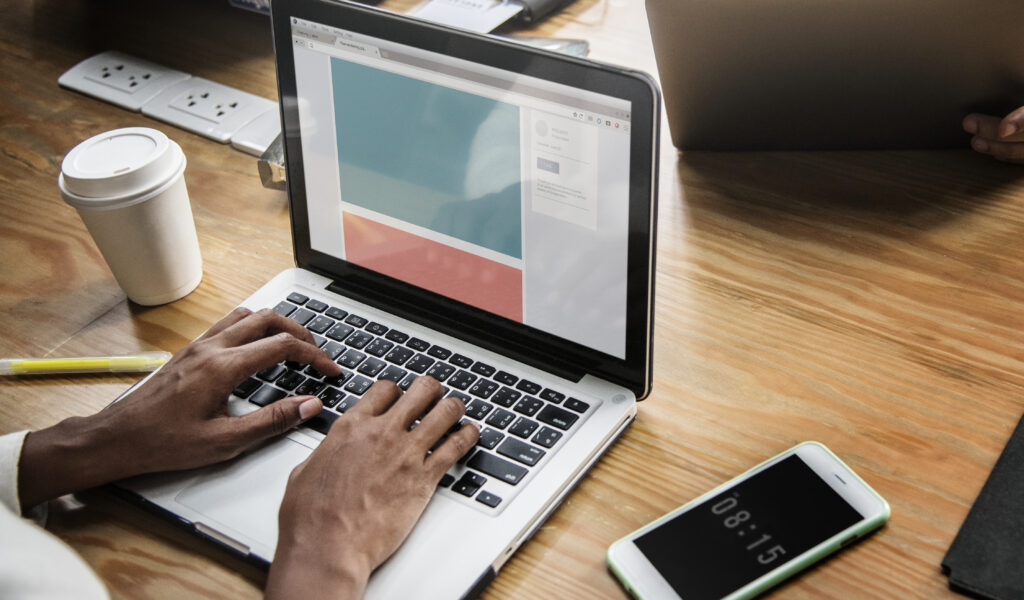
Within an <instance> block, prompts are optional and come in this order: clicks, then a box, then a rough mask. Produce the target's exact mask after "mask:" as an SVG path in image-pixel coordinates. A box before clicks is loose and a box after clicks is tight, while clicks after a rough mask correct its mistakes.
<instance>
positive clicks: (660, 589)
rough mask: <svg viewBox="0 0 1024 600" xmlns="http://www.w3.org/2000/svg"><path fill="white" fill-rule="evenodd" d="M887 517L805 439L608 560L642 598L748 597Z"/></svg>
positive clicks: (628, 542)
mask: <svg viewBox="0 0 1024 600" xmlns="http://www.w3.org/2000/svg"><path fill="white" fill-rule="evenodd" d="M888 519H889V504H888V503H887V502H886V501H885V500H884V499H883V498H882V497H881V496H880V495H878V493H877V492H875V491H874V490H873V489H871V487H869V486H868V484H866V483H864V481H863V480H862V479H861V478H860V477H858V476H857V475H856V474H855V473H854V472H853V471H851V470H850V468H849V467H847V466H846V465H845V464H844V463H843V462H842V461H841V460H839V458H838V457H837V456H836V455H835V454H833V453H832V452H831V451H830V450H829V449H828V448H826V447H825V446H824V445H822V444H820V443H818V442H804V443H802V444H799V445H797V446H795V447H793V448H790V449H789V450H787V451H785V452H783V453H782V454H779V455H778V456H775V457H773V458H771V459H769V460H767V461H765V462H763V463H761V464H760V465H758V466H756V467H754V468H753V469H751V470H749V471H747V472H746V473H744V474H742V475H740V476H739V477H736V478H735V479H733V480H731V481H729V482H727V483H725V484H723V485H721V486H719V487H717V488H715V489H713V490H711V491H710V492H708V493H706V494H704V495H703V496H701V497H699V498H697V499H696V500H693V501H692V502H690V503H688V504H686V505H684V506H681V507H679V508H677V509H676V510H674V511H672V512H671V513H669V514H667V515H665V516H664V517H662V518H660V519H658V520H657V521H654V522H653V523H650V524H649V525H647V526H645V527H643V528H641V529H639V530H637V531H634V532H633V533H631V534H629V535H628V536H626V537H624V538H622V539H621V540H619V541H617V542H615V543H614V544H612V546H611V547H610V548H609V549H608V557H607V558H608V566H609V568H610V569H611V570H612V572H613V573H615V575H616V577H618V578H619V580H620V581H621V582H622V584H623V585H624V586H625V588H626V589H627V590H628V591H629V592H630V593H631V594H633V595H634V596H635V597H637V598H640V599H641V600H661V599H663V598H665V599H667V598H673V599H682V600H711V599H716V600H717V599H718V598H728V599H730V600H734V599H739V598H750V597H753V596H756V595H758V594H760V593H763V592H765V591H767V590H768V589H770V588H771V587H772V586H774V585H776V584H778V583H779V582H781V581H783V580H784V579H786V578H788V577H790V576H792V575H793V574H795V573H797V572H799V571H801V570H802V569H805V568H807V567H808V566H810V565H811V564H813V563H815V562H816V561H819V560H821V559H822V558H824V557H826V556H828V555H829V554H832V553H833V552H835V551H837V550H839V549H840V548H842V547H844V546H846V545H848V544H850V543H852V542H854V541H855V540H857V539H858V538H860V537H862V536H864V535H866V534H868V533H870V532H871V531H873V530H875V529H878V528H879V527H881V526H882V525H884V524H885V522H886V521H887V520H888Z"/></svg>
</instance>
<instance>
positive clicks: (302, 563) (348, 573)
mask: <svg viewBox="0 0 1024 600" xmlns="http://www.w3.org/2000/svg"><path fill="white" fill-rule="evenodd" d="M282 534H283V535H286V532H282ZM311 542H312V540H311ZM318 546H319V545H318V544H315V543H307V544H302V543H300V542H296V543H290V544H289V543H285V544H278V548H277V552H276V553H275V555H274V562H273V563H272V564H271V565H270V574H269V575H268V577H267V588H266V591H265V593H264V598H266V599H267V600H274V599H278V598H306V599H309V600H314V599H317V598H331V599H334V600H338V599H341V600H357V599H358V598H361V597H362V596H363V591H364V590H365V589H366V582H367V580H368V579H369V576H370V568H369V566H367V564H366V560H365V559H364V558H361V557H359V556H347V555H346V553H345V552H332V551H329V550H326V549H325V548H321V547H318Z"/></svg>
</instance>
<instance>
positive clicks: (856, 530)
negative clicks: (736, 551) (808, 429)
mask: <svg viewBox="0 0 1024 600" xmlns="http://www.w3.org/2000/svg"><path fill="white" fill-rule="evenodd" d="M807 445H815V446H818V447H820V448H821V449H822V450H824V451H825V452H826V453H828V454H829V455H830V456H831V457H832V458H833V459H835V460H836V461H837V462H838V463H839V464H841V465H842V466H843V467H844V468H845V469H846V470H847V472H848V473H849V474H851V475H853V477H854V478H855V479H856V480H857V481H858V482H859V483H860V484H861V485H862V486H863V487H864V488H865V489H866V490H867V491H868V492H869V493H870V495H872V496H873V497H875V498H876V499H877V500H878V501H879V503H880V504H881V507H882V510H881V511H880V512H879V513H878V514H876V515H873V516H871V517H868V518H866V519H864V520H863V521H860V522H858V523H855V524H854V525H851V526H850V527H848V528H846V529H844V530H843V531H840V532H839V533H837V534H835V535H834V536H832V537H830V538H828V539H826V540H825V541H823V542H821V543H820V544H818V545H817V546H814V547H813V548H810V549H809V550H807V551H806V552H804V553H802V554H799V555H797V556H796V557H795V558H793V559H792V560H790V561H789V562H787V563H785V564H784V565H781V566H779V567H778V568H777V569H773V570H772V571H769V572H767V573H765V574H764V575H762V576H761V577H758V578H757V579H755V580H753V581H751V582H750V583H748V584H746V585H744V586H743V587H741V588H739V589H738V590H736V591H735V592H733V593H732V594H730V595H728V596H726V599H727V600H742V599H744V598H752V597H754V596H757V595H758V594H761V593H764V592H766V591H768V590H769V589H771V588H772V587H774V586H776V585H778V584H779V583H781V582H782V581H784V580H786V579H788V578H789V577H791V576H793V575H795V574H796V573H799V572H800V571H802V570H804V569H806V568H807V567H809V566H811V565H812V564H814V563H816V562H818V561H819V560H821V559H823V558H825V557H827V556H829V555H831V554H833V553H835V552H837V551H839V550H840V549H841V548H842V547H843V546H844V545H847V544H848V543H850V542H852V541H853V540H855V539H859V538H861V537H863V536H865V535H866V534H868V533H870V532H872V531H874V530H875V529H878V528H880V527H881V526H882V525H884V524H885V523H886V521H888V520H889V514H890V509H889V503H888V502H886V501H885V499H884V498H882V496H881V495H879V494H878V492H876V491H875V490H874V489H873V488H872V487H871V486H869V485H868V484H867V483H866V482H865V481H864V480H863V479H861V478H860V476H859V475H857V474H856V473H854V471H853V470H852V469H850V467H849V466H847V465H846V463H844V462H843V461H842V460H841V459H840V458H839V457H838V456H836V455H835V454H834V453H833V452H832V451H831V450H829V449H828V447H826V446H825V445H824V444H822V443H820V442H813V441H810V442H802V443H800V444H797V445H796V446H793V447H792V448H790V449H789V450H786V451H784V452H781V453H779V454H777V455H775V456H773V457H772V458H769V459H768V460H765V461H764V462H762V463H760V464H758V465H757V466H755V467H753V468H751V469H748V470H747V471H745V472H744V473H743V474H741V475H738V476H736V477H734V478H732V479H730V480H729V481H727V482H725V483H723V484H722V485H720V486H718V487H716V488H714V489H713V490H711V491H709V492H707V493H705V494H702V495H701V496H699V497H697V498H695V499H694V500H691V501H690V502H687V503H686V504H684V505H682V506H680V507H679V508H677V509H675V510H673V511H671V512H669V513H668V514H666V515H664V516H662V517H660V518H658V519H657V520H655V521H652V522H650V523H648V524H647V525H645V526H643V527H641V528H640V529H637V530H636V531H634V532H632V533H630V534H629V535H627V536H625V537H623V538H621V539H619V540H617V541H615V542H614V543H613V544H612V545H611V546H610V547H609V548H608V553H607V555H606V561H607V563H608V568H609V569H610V570H611V571H612V572H613V573H614V574H615V576H616V577H617V578H618V579H619V581H621V582H622V583H623V585H624V586H625V587H626V589H628V590H629V591H630V593H631V594H633V595H634V596H635V597H637V598H639V599H640V600H648V598H646V597H644V596H642V595H641V593H640V592H639V591H637V589H636V586H635V585H634V582H632V581H630V580H629V577H628V576H627V574H626V573H625V571H624V570H623V569H622V568H621V567H620V566H619V565H617V564H616V563H615V560H614V558H613V556H612V549H613V548H615V546H616V545H618V544H627V543H632V540H634V539H636V538H637V537H639V536H640V535H642V534H644V533H646V532H648V531H650V530H652V529H655V528H656V527H659V526H661V524H663V523H665V522H667V521H669V520H670V519H672V518H673V517H675V516H676V515H678V514H679V513H681V512H684V511H687V510H690V509H692V508H694V507H695V506H697V505H699V504H702V503H703V502H706V501H707V500H710V499H711V498H713V497H715V496H717V495H718V494H719V493H720V492H722V491H724V490H725V489H727V488H729V487H731V486H732V485H734V484H735V483H736V482H737V480H739V479H744V478H746V477H747V476H749V475H750V474H752V473H754V472H755V471H759V470H760V469H763V468H764V467H765V466H767V465H768V464H770V463H772V462H775V461H777V460H781V459H782V458H783V457H785V456H788V455H790V454H792V453H795V452H796V451H797V449H798V448H800V447H802V446H807ZM682 600H687V599H686V598H682Z"/></svg>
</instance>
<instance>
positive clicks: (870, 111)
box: [646, 0, 1024, 150]
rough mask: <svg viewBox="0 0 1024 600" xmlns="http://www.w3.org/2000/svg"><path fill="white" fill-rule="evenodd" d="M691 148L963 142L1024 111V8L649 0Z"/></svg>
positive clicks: (924, 0) (990, 3)
mask: <svg viewBox="0 0 1024 600" xmlns="http://www.w3.org/2000/svg"><path fill="white" fill-rule="evenodd" d="M646 6H647V16H648V21H649V24H650V29H651V35H652V37H653V40H654V51H655V57H656V59H657V63H658V72H659V74H660V79H661V85H662V88H663V92H664V95H665V107H666V112H667V114H668V122H669V128H670V130H671V134H672V142H673V143H674V144H675V146H676V147H678V148H680V149H683V150H829V149H837V150H852V149H881V148H967V147H968V143H969V141H970V136H969V135H968V134H966V133H964V132H963V130H962V129H961V121H962V120H963V118H964V117H965V116H966V115H967V114H969V113H972V112H980V113H983V114H991V115H998V116H1004V115H1006V114H1008V113H1009V112H1010V111H1012V110H1014V109H1016V108H1018V107H1020V106H1024V44H1022V43H1021V40H1024V2H1020V1H1019V0H975V1H972V2H965V1H963V0H907V1H902V2H891V1H889V0H832V1H829V2H821V1H819V0H776V1H773V2H751V1H749V0H715V1H713V2H709V1H707V0H647V3H646Z"/></svg>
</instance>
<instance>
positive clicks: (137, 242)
mask: <svg viewBox="0 0 1024 600" xmlns="http://www.w3.org/2000/svg"><path fill="white" fill-rule="evenodd" d="M57 184H58V185H59V186H60V191H61V196H62V197H63V198H64V201H65V202H67V203H68V204H70V205H71V206H74V207H75V208H76V209H78V214H79V216H80V217H81V218H82V221H83V222H84V223H85V226H86V227H87V228H88V229H89V233H90V234H92V239H93V240H94V241H95V242H96V246H97V247H99V249H100V252H101V253H102V254H103V258H104V259H106V261H107V265H109V266H110V270H111V271H112V272H113V273H114V278H115V279H117V283H118V284H119V285H120V286H121V288H122V289H123V290H124V291H125V293H127V294H128V298H130V299H131V300H132V301H133V302H135V303H137V304H142V305H144V306H153V305H156V304H165V303H167V302H171V301H173V300H177V299H178V298H181V297H182V296H185V295H186V294H188V293H189V292H191V291H192V290H194V289H195V288H196V286H197V285H199V281H200V280H201V279H202V277H203V261H202V257H200V255H199V240H198V238H197V237H196V226H195V222H194V221H193V219H192V207H191V205H190V204H189V200H188V191H187V190H186V189H185V154H184V153H183V152H182V151H181V148H180V147H179V146H178V144H176V143H175V142H174V141H173V140H170V139H168V138H167V136H166V135H164V134H163V133H161V132H159V131H157V130H155V129H149V128H146V127H128V128H125V129H116V130H114V131H107V132H105V133H101V134H99V135H97V136H94V137H91V138H89V139H87V140H85V141H84V142H82V143H81V144H79V145H77V146H75V147H74V148H73V149H72V150H71V152H69V153H68V154H67V156H65V157H64V162H63V163H62V164H61V174H60V177H59V179H58V181H57Z"/></svg>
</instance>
